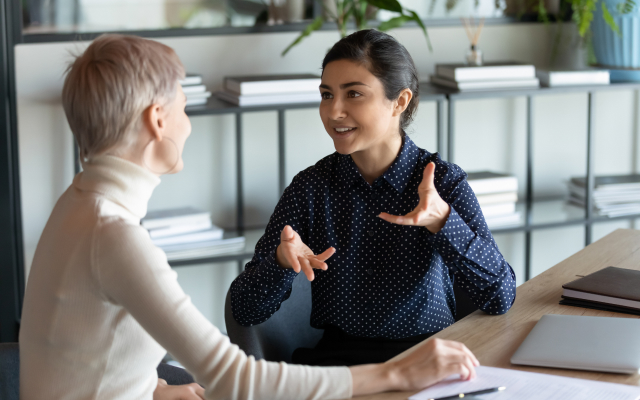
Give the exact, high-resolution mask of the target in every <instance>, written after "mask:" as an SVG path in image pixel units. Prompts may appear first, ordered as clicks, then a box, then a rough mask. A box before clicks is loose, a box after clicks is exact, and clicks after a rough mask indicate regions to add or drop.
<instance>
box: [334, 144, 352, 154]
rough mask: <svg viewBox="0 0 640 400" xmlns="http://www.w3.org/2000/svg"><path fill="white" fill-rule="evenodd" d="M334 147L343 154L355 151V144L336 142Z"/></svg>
mask: <svg viewBox="0 0 640 400" xmlns="http://www.w3.org/2000/svg"><path fill="white" fill-rule="evenodd" d="M333 147H334V148H335V149H336V151H337V152H338V153H340V154H342V155H343V156H346V155H349V154H351V153H353V152H354V151H355V149H354V148H353V146H345V145H344V144H337V143H335V142H334V143H333Z"/></svg>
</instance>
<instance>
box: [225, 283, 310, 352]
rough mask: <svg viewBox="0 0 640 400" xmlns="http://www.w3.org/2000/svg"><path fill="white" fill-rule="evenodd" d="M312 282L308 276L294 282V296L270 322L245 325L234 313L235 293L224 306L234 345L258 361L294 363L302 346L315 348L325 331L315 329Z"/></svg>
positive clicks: (228, 293) (284, 303) (228, 296)
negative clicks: (295, 356)
mask: <svg viewBox="0 0 640 400" xmlns="http://www.w3.org/2000/svg"><path fill="white" fill-rule="evenodd" d="M310 319H311V283H310V282H309V281H308V280H307V277H306V276H305V275H304V274H298V276H297V277H296V279H294V280H293V290H292V291H291V296H290V297H289V298H288V299H287V300H286V301H284V302H283V303H282V305H281V306H280V309H279V310H278V312H276V313H275V314H273V315H272V316H271V318H269V319H268V320H267V321H266V322H263V323H262V324H260V325H254V326H249V327H247V326H242V325H240V324H239V323H237V322H236V320H235V318H234V317H233V313H232V312H231V291H228V292H227V298H226V300H225V303H224V320H225V324H226V326H227V334H228V335H229V339H230V340H231V342H232V343H235V344H237V345H238V346H239V347H240V348H241V349H242V350H244V352H245V353H247V354H248V355H252V356H254V357H255V358H256V360H261V359H265V360H267V361H284V362H291V354H293V351H294V350H295V349H297V348H298V347H314V346H315V345H316V344H317V343H318V341H319V340H320V338H321V337H322V332H323V330H322V329H315V328H312V327H311V325H310V324H309V321H310Z"/></svg>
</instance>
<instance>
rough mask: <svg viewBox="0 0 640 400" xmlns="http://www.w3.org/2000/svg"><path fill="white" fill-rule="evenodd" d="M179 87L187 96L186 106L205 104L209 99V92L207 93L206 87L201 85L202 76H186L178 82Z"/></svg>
mask: <svg viewBox="0 0 640 400" xmlns="http://www.w3.org/2000/svg"><path fill="white" fill-rule="evenodd" d="M180 86H182V91H183V92H184V94H185V96H187V106H196V105H201V104H206V103H207V99H208V98H209V97H211V92H209V91H207V87H206V86H205V85H203V84H202V75H197V74H187V76H186V77H185V78H184V79H183V80H181V81H180Z"/></svg>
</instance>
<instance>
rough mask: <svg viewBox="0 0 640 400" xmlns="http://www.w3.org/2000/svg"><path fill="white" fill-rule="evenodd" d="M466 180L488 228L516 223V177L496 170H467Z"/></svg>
mask: <svg viewBox="0 0 640 400" xmlns="http://www.w3.org/2000/svg"><path fill="white" fill-rule="evenodd" d="M467 175H468V176H467V182H468V183H469V186H471V189H473V192H474V193H475V195H476V197H477V198H478V203H479V204H480V209H481V210H482V214H483V215H484V219H485V221H486V222H487V225H488V226H489V228H498V227H505V226H513V225H518V224H519V223H520V212H518V211H516V203H517V201H518V178H516V177H515V176H513V175H507V174H499V173H496V172H489V171H481V172H469V173H468V174H467Z"/></svg>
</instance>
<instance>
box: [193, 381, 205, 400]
mask: <svg viewBox="0 0 640 400" xmlns="http://www.w3.org/2000/svg"><path fill="white" fill-rule="evenodd" d="M192 385H193V388H194V390H195V392H196V394H197V395H198V397H200V398H201V399H203V400H204V388H203V387H202V386H200V385H198V384H197V383H192Z"/></svg>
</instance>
